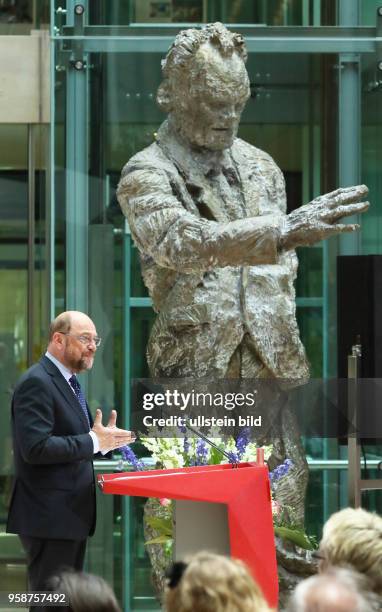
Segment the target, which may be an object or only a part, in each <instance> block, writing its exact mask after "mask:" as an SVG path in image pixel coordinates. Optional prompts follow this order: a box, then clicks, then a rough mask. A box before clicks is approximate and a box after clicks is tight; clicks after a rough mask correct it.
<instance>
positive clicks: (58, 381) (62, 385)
mask: <svg viewBox="0 0 382 612" xmlns="http://www.w3.org/2000/svg"><path fill="white" fill-rule="evenodd" d="M40 363H41V365H42V366H43V368H44V369H45V370H46V371H47V373H48V374H49V375H50V376H51V377H52V382H53V384H54V385H55V386H56V388H57V389H58V390H59V391H60V393H61V395H62V396H63V397H64V398H65V400H66V402H67V403H68V404H69V406H70V407H71V408H72V410H74V411H75V413H76V415H77V416H78V417H79V419H80V420H81V422H82V423H83V425H85V426H86V429H87V428H88V427H89V424H88V422H87V420H86V417H85V415H84V413H83V410H82V408H81V406H80V403H79V401H78V399H77V398H76V396H75V395H74V392H73V391H72V390H71V388H70V386H69V383H68V382H66V380H65V378H64V377H63V375H62V374H61V372H60V370H59V369H58V368H57V367H56V366H55V365H54V363H53V362H52V361H51V360H50V359H48V357H46V356H45V355H44V357H42V358H41V360H40ZM88 412H89V409H88ZM89 420H90V423H91V424H92V420H93V419H91V418H89Z"/></svg>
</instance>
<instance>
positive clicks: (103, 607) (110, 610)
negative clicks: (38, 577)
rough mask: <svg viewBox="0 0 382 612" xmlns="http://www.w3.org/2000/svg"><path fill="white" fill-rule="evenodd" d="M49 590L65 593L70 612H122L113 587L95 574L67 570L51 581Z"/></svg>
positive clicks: (53, 577) (48, 585) (48, 586)
mask: <svg viewBox="0 0 382 612" xmlns="http://www.w3.org/2000/svg"><path fill="white" fill-rule="evenodd" d="M47 589H48V590H49V591H52V592H54V593H65V594H66V596H67V598H68V601H69V603H68V606H69V608H68V609H69V610H70V612H121V608H120V607H119V605H118V602H117V599H116V597H115V595H114V592H113V590H112V589H111V587H110V586H109V585H108V584H107V582H106V581H105V580H104V579H103V578H101V577H100V576H94V574H86V573H84V572H74V571H71V570H65V571H62V572H60V573H59V574H57V575H56V576H52V577H51V578H50V579H49V581H48V584H47Z"/></svg>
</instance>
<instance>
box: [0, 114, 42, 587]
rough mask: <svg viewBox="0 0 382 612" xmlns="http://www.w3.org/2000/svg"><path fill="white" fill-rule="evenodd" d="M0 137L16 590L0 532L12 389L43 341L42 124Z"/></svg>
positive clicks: (4, 409) (4, 421)
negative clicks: (10, 522) (10, 524)
mask: <svg viewBox="0 0 382 612" xmlns="http://www.w3.org/2000/svg"><path fill="white" fill-rule="evenodd" d="M28 139H30V142H29V144H30V146H29V151H30V157H29V159H28ZM0 141H1V143H2V147H1V151H0V201H1V206H0V287H1V291H2V296H3V297H4V299H2V300H1V304H0V405H1V410H0V434H1V441H0V535H1V542H2V546H1V552H0V590H14V591H17V590H25V589H26V571H25V562H24V553H23V550H22V548H21V545H20V543H19V540H18V537H17V536H15V535H13V534H7V535H5V534H4V531H5V524H6V516H7V512H8V505H9V502H10V495H11V483H12V479H11V473H12V470H13V462H12V440H11V423H10V421H11V419H10V410H11V397H12V391H13V388H14V386H15V384H16V381H17V379H18V378H19V376H20V375H21V374H22V373H23V372H24V371H25V369H26V368H27V367H28V353H30V355H31V356H33V359H34V360H37V359H38V358H39V357H40V356H41V352H42V350H43V347H44V346H45V341H46V321H47V283H46V271H47V265H46V255H47V252H46V236H45V231H46V224H45V221H46V197H45V192H46V151H47V149H46V144H47V129H46V126H39V127H36V126H35V127H31V126H29V127H28V126H26V125H12V124H9V125H3V124H0ZM28 164H29V165H30V166H31V167H33V168H34V185H35V202H34V206H35V218H34V224H35V241H34V267H33V266H31V269H30V270H29V272H28V213H29V205H28ZM29 274H30V276H29V280H28V275H29ZM29 284H31V285H32V289H33V295H32V296H31V297H32V300H33V303H32V302H30V301H29V291H28V289H29ZM30 312H33V321H29V313H30ZM29 323H30V324H31V327H30V328H29V329H28V326H29ZM28 332H29V333H28ZM28 342H31V346H30V351H28Z"/></svg>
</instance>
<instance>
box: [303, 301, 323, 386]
mask: <svg viewBox="0 0 382 612" xmlns="http://www.w3.org/2000/svg"><path fill="white" fill-rule="evenodd" d="M297 321H298V325H299V328H300V333H301V339H302V342H303V344H304V346H305V349H306V353H307V355H308V359H309V362H310V366H311V376H312V378H321V377H322V366H323V364H322V310H321V308H298V309H297Z"/></svg>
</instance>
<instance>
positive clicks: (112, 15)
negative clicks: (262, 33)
mask: <svg viewBox="0 0 382 612" xmlns="http://www.w3.org/2000/svg"><path fill="white" fill-rule="evenodd" d="M335 19H336V2H335V1H333V0H329V1H328V0H314V1H313V2H312V1H310V0H283V1H282V2H281V1H280V0H251V1H250V2H248V1H244V2H243V1H242V0H233V1H231V0H165V1H163V0H128V1H127V2H110V0H93V1H92V2H91V5H90V22H89V23H91V24H94V25H104V24H105V25H106V24H107V25H128V24H135V23H144V24H153V25H155V24H169V23H181V24H192V23H208V22H213V21H222V22H223V23H241V24H262V25H270V26H292V25H321V24H322V25H324V24H325V25H330V24H331V25H334V24H335Z"/></svg>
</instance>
